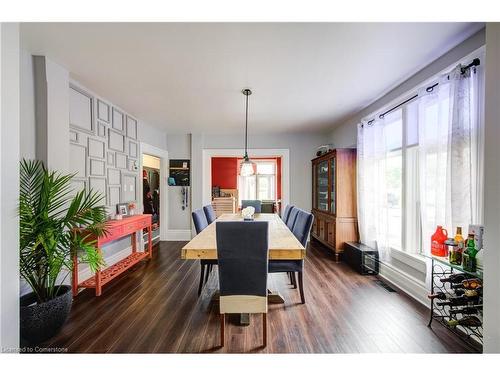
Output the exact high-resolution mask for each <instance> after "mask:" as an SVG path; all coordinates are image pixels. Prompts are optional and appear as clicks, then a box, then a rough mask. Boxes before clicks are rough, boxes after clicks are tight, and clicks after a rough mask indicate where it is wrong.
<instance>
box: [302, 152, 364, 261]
mask: <svg viewBox="0 0 500 375" xmlns="http://www.w3.org/2000/svg"><path fill="white" fill-rule="evenodd" d="M311 162H312V172H313V173H312V176H313V197H312V207H313V209H312V213H313V214H314V223H313V228H312V231H311V236H312V237H313V238H315V239H316V240H318V241H319V242H321V243H322V244H323V245H325V246H326V247H328V248H330V249H331V250H332V251H334V252H335V259H336V260H337V261H338V260H339V257H340V254H341V253H342V252H343V251H344V244H345V242H347V241H357V240H358V220H357V206H356V149H350V148H345V149H335V150H332V151H330V152H328V153H326V154H324V155H321V156H319V157H317V158H315V159H313V160H312V161H311Z"/></svg>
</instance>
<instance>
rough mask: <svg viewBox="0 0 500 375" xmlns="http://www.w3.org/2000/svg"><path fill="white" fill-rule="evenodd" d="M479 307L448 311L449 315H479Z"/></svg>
mask: <svg viewBox="0 0 500 375" xmlns="http://www.w3.org/2000/svg"><path fill="white" fill-rule="evenodd" d="M479 310H480V306H466V307H462V308H461V309H456V310H450V314H479Z"/></svg>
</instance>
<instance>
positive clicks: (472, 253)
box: [462, 234, 477, 272]
mask: <svg viewBox="0 0 500 375" xmlns="http://www.w3.org/2000/svg"><path fill="white" fill-rule="evenodd" d="M476 254H477V249H476V247H475V243H474V235H473V234H469V237H468V238H467V242H466V243H465V250H464V252H463V254H462V267H463V268H464V270H466V271H469V272H475V271H476Z"/></svg>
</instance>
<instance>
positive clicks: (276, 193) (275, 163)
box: [237, 159, 278, 206]
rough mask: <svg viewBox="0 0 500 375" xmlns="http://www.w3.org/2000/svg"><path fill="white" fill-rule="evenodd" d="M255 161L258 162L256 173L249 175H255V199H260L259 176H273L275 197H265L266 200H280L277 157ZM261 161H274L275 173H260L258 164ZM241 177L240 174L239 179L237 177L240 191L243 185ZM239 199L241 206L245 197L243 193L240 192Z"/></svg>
mask: <svg viewBox="0 0 500 375" xmlns="http://www.w3.org/2000/svg"><path fill="white" fill-rule="evenodd" d="M238 162H239V160H238ZM253 162H254V163H255V164H256V168H255V174H254V175H252V176H248V177H255V199H259V176H273V177H274V184H273V185H274V186H273V190H272V192H273V196H274V198H272V199H265V200H273V201H277V200H278V162H277V160H275V159H258V160H253ZM259 163H272V164H273V166H274V173H258V171H257V164H259ZM241 177H242V176H238V179H237V182H238V184H237V188H238V191H239V190H240V186H241V184H240V178H241ZM245 178H246V177H245ZM238 199H239V202H238V204H239V205H240V206H241V201H242V200H243V199H244V198H243V194H238Z"/></svg>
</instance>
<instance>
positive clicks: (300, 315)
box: [41, 242, 470, 353]
mask: <svg viewBox="0 0 500 375" xmlns="http://www.w3.org/2000/svg"><path fill="white" fill-rule="evenodd" d="M183 244H184V242H161V243H160V244H158V245H157V246H155V248H154V256H153V259H152V260H151V261H145V262H143V263H141V264H139V265H137V266H136V267H135V268H134V269H132V270H130V271H128V272H126V273H125V274H124V275H122V276H121V277H119V278H118V279H116V280H114V281H113V282H111V283H110V284H107V285H106V286H105V287H104V289H103V294H102V296H101V297H95V296H94V294H93V292H92V290H85V291H83V292H81V293H80V294H79V295H78V296H77V297H76V298H75V300H74V303H73V309H72V311H71V315H70V318H69V320H68V322H67V323H66V325H65V326H64V328H63V329H62V331H61V332H60V333H59V334H58V336H56V337H55V338H54V339H52V340H50V341H49V342H47V343H45V345H41V346H42V347H43V346H46V347H52V348H55V347H58V348H67V349H68V351H69V352H79V353H88V352H91V353H221V352H257V353H359V352H372V353H374V352H405V353H407V352H410V353H449V352H461V353H464V352H468V351H469V350H470V349H468V347H467V346H465V344H463V343H462V342H461V341H460V340H459V339H458V338H456V337H455V336H454V335H452V334H451V333H450V332H448V331H447V330H446V329H445V328H444V327H441V326H439V325H438V324H435V325H433V329H432V330H431V329H429V328H427V326H426V323H427V319H428V310H427V309H426V308H425V307H423V306H421V305H420V304H418V303H416V302H414V301H413V300H412V299H411V298H409V297H407V296H406V295H404V294H401V293H391V292H389V291H387V290H386V289H384V288H383V287H381V286H380V285H378V284H377V283H376V282H375V280H376V279H375V278H374V277H369V276H361V275H359V274H357V273H355V272H354V271H352V270H351V269H350V268H349V267H348V266H347V265H346V264H344V263H335V262H334V259H333V256H330V255H329V254H328V252H327V250H324V249H323V248H321V247H320V245H316V244H313V245H312V246H309V249H308V254H307V259H306V262H305V278H304V279H305V293H306V304H305V305H302V304H300V297H299V293H298V291H297V290H296V289H292V287H291V286H290V285H288V284H287V278H286V275H284V274H275V275H271V276H270V288H271V289H273V290H277V291H279V292H280V293H281V294H282V295H283V296H284V297H285V299H286V303H285V304H284V305H269V314H268V324H269V326H268V327H269V331H268V340H269V343H268V346H267V348H265V349H262V348H261V347H259V345H260V342H261V334H262V330H261V318H260V316H257V315H255V316H251V323H250V326H248V327H242V326H238V325H237V324H236V323H237V321H236V320H235V319H234V318H236V316H235V317H231V318H230V319H229V321H228V323H226V347H225V348H224V349H220V348H218V344H219V314H218V305H217V304H216V303H213V302H211V295H212V293H213V292H214V291H215V290H216V289H217V272H212V274H211V276H210V280H209V283H208V284H207V286H206V287H205V288H204V290H203V293H202V295H201V296H200V297H199V298H198V296H197V294H196V292H197V286H198V277H199V267H200V266H199V262H197V261H184V260H181V259H180V249H181V247H182V245H183Z"/></svg>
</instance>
